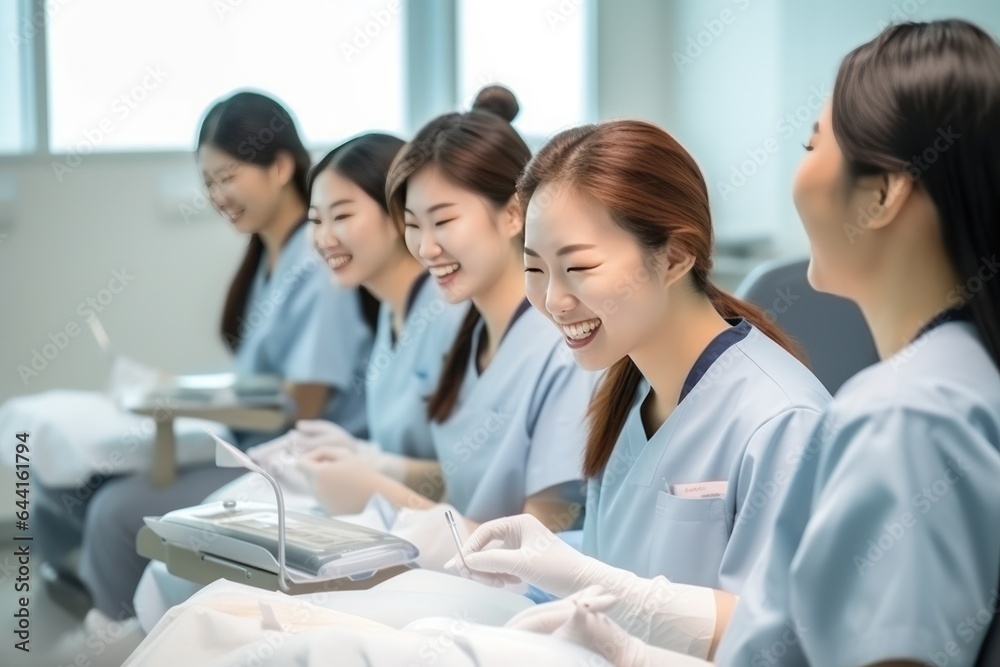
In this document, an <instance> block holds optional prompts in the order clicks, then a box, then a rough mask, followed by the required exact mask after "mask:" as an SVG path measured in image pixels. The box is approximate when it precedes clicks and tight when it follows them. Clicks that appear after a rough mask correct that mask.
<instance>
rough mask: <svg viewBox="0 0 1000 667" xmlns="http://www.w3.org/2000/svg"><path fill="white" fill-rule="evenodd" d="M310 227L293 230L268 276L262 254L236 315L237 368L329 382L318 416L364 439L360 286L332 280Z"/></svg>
mask: <svg viewBox="0 0 1000 667" xmlns="http://www.w3.org/2000/svg"><path fill="white" fill-rule="evenodd" d="M307 232H308V228H307V225H305V224H303V225H301V226H300V227H299V228H298V229H296V230H295V231H294V232H292V234H291V236H290V237H289V238H288V241H287V242H286V243H285V246H284V248H282V250H281V255H280V256H279V257H278V262H277V264H276V265H275V267H274V269H273V271H272V273H271V275H270V276H268V275H267V251H266V250H265V252H264V256H262V257H261V261H260V265H259V266H258V267H257V272H256V274H255V275H254V279H253V284H252V287H251V289H250V295H249V298H248V299H247V306H246V309H245V311H244V315H243V317H242V318H241V320H240V326H239V330H238V335H239V337H240V342H239V347H237V349H236V360H235V364H236V372H237V373H240V374H247V375H277V376H279V377H281V378H282V379H284V380H286V381H288V382H291V383H294V384H321V385H326V386H328V387H331V388H332V389H333V391H332V392H331V395H330V398H329V399H328V401H327V405H326V409H325V410H324V413H323V417H324V418H325V419H328V420H330V421H333V422H336V423H338V424H340V425H341V426H342V427H344V428H345V429H347V430H348V431H350V432H351V433H353V434H354V435H356V436H358V437H365V436H366V435H367V432H368V428H367V424H366V423H365V422H366V420H365V393H364V390H363V387H362V384H363V383H362V382H358V381H356V380H357V379H358V378H363V377H364V374H365V369H366V366H367V363H368V356H369V354H370V352H371V346H372V339H373V333H372V330H371V328H370V327H369V326H368V325H367V324H366V323H365V321H364V317H363V315H362V312H361V300H360V294H359V292H358V290H356V289H344V288H342V287H340V286H338V285H336V284H335V283H334V281H333V278H332V276H331V275H330V270H329V269H328V268H327V267H326V265H325V264H324V263H323V262H322V260H321V259H320V257H319V256H318V255H317V254H316V251H315V250H314V249H313V248H312V247H311V245H310V244H309V239H308V234H307ZM261 437H263V436H261ZM256 439H257V440H259V439H260V438H256ZM241 445H245V443H244V442H243V441H242V439H241Z"/></svg>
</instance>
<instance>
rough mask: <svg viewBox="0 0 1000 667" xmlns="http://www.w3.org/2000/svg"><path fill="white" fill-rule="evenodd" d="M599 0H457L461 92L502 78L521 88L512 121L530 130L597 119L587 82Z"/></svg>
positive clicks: (463, 98) (466, 97)
mask: <svg viewBox="0 0 1000 667" xmlns="http://www.w3.org/2000/svg"><path fill="white" fill-rule="evenodd" d="M592 2H593V0H561V1H553V0H543V1H541V2H540V1H539V0H505V1H504V2H483V1H482V0H459V2H458V17H457V21H456V23H457V28H456V32H457V33H458V49H457V62H458V73H457V74H458V99H459V103H460V104H462V105H463V108H464V109H468V108H469V106H470V105H471V104H472V100H473V99H474V98H475V95H476V93H477V92H479V90H480V89H481V88H482V87H483V86H485V85H487V84H490V83H502V84H504V85H506V86H507V87H508V88H510V89H511V90H512V91H513V92H514V94H515V95H516V96H517V99H518V102H519V103H520V106H521V112H520V113H519V114H518V116H517V119H516V120H515V121H514V124H515V126H517V128H518V130H519V131H520V132H521V133H522V134H523V135H525V136H534V137H546V136H549V135H551V134H553V133H554V132H556V131H558V130H560V129H562V128H564V127H566V126H568V125H576V124H578V123H581V122H585V121H589V120H593V117H594V115H595V114H594V112H593V104H592V103H591V91H590V90H589V89H588V82H589V81H590V80H592V77H591V76H589V75H590V74H591V68H590V65H589V62H590V61H589V58H590V55H591V54H592V52H593V49H592V46H591V36H590V34H589V28H590V25H591V21H590V20H589V19H588V16H587V14H588V12H589V11H591V10H592V7H591V6H590V5H591V3H592Z"/></svg>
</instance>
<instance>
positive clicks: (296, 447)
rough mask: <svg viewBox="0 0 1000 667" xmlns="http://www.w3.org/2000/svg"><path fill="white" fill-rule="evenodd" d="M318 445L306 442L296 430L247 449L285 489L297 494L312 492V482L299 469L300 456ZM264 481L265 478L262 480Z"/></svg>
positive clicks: (257, 462) (253, 458) (248, 453)
mask: <svg viewBox="0 0 1000 667" xmlns="http://www.w3.org/2000/svg"><path fill="white" fill-rule="evenodd" d="M315 448H316V446H315V445H314V444H311V443H306V442H304V441H303V440H302V439H301V438H300V437H298V436H297V434H296V433H295V432H294V431H289V432H288V433H286V434H284V435H281V436H278V437H277V438H274V439H273V440H268V441H267V442H265V443H262V444H259V445H257V446H255V447H251V448H250V449H248V450H247V456H249V457H250V458H251V459H252V460H253V462H254V463H256V464H257V465H259V466H260V467H261V468H263V469H264V470H266V471H267V472H269V473H270V474H271V475H272V476H273V477H274V478H275V479H276V480H277V481H278V484H280V485H281V488H282V489H283V490H285V491H290V492H292V493H297V494H311V493H312V484H311V483H310V480H309V478H308V477H307V476H306V474H305V473H304V472H303V471H302V470H300V469H299V467H298V465H297V462H298V460H299V457H301V456H302V455H304V454H306V453H307V452H309V451H312V450H313V449H315ZM261 481H263V479H262V480H261Z"/></svg>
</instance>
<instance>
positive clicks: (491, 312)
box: [309, 86, 595, 567]
mask: <svg viewBox="0 0 1000 667" xmlns="http://www.w3.org/2000/svg"><path fill="white" fill-rule="evenodd" d="M517 109H518V107H517V102H516V100H515V99H514V96H513V95H512V94H511V93H510V91H508V90H507V89H505V88H501V87H499V86H491V87H488V88H486V89H484V90H483V91H482V92H480V94H479V96H478V97H477V99H476V102H475V104H474V105H473V108H472V110H471V111H469V112H466V113H449V114H445V115H443V116H440V117H438V118H436V119H434V120H432V121H431V122H430V123H428V124H427V125H426V126H425V127H424V128H423V129H421V130H420V131H419V132H418V133H417V135H416V137H415V138H414V139H413V140H412V141H411V142H410V143H408V144H407V145H406V146H405V147H404V148H403V149H402V151H400V153H399V155H398V156H397V158H396V161H395V162H394V164H393V167H392V170H391V171H390V173H389V178H388V182H387V186H386V189H387V196H388V204H389V214H390V215H391V216H392V219H393V221H394V222H395V224H396V225H397V227H398V229H399V230H400V232H401V233H402V234H403V237H404V239H405V241H406V245H407V247H408V248H409V250H410V252H411V253H412V255H413V256H414V257H416V258H417V259H418V260H419V261H420V262H421V263H422V264H423V265H424V266H425V267H427V269H428V270H429V272H430V274H431V277H432V278H433V279H434V281H435V283H436V285H437V287H438V289H440V290H441V293H442V294H443V295H444V297H445V298H446V299H447V300H448V301H450V302H451V303H460V302H471V306H470V309H469V311H468V315H467V316H466V317H465V319H464V321H463V323H462V325H461V326H460V327H459V330H458V334H457V336H456V338H455V341H454V344H453V346H452V348H451V349H450V350H449V351H448V353H447V354H446V356H445V359H444V366H443V368H442V370H441V374H440V379H439V381H438V382H437V385H436V388H434V389H433V390H432V391H431V392H430V396H429V398H428V414H427V419H428V420H429V422H430V430H431V437H432V439H433V443H434V449H435V455H436V458H437V461H438V464H439V466H440V469H439V471H435V473H436V475H435V476H428V478H427V480H425V481H426V482H428V483H427V484H417V485H416V486H415V488H416V489H417V490H418V491H420V493H415V492H414V491H413V490H412V488H414V485H413V484H412V483H411V484H409V485H408V486H407V485H403V484H401V483H400V482H398V481H396V480H393V479H390V478H388V477H387V476H386V475H384V474H379V473H378V472H377V471H375V470H373V469H371V468H370V467H367V468H366V467H365V466H362V465H360V462H358V461H356V460H353V461H352V460H350V459H345V458H339V459H336V460H318V461H317V460H314V461H313V464H315V465H312V466H311V467H310V468H309V472H310V474H311V475H313V477H314V487H315V488H316V489H317V493H318V494H319V496H320V498H321V500H323V502H324V505H325V506H326V508H327V509H328V510H330V511H332V512H350V511H356V510H357V509H359V507H360V506H363V504H364V502H365V501H367V500H368V498H369V497H370V496H371V495H372V494H373V493H375V492H378V493H380V494H381V495H382V496H384V497H386V498H387V499H389V500H390V501H391V502H393V503H394V504H396V505H398V506H402V507H409V508H417V509H422V508H429V507H432V506H433V499H435V498H436V497H438V496H440V495H441V492H442V490H441V488H440V487H441V486H442V483H443V492H444V495H445V497H446V498H447V501H448V502H449V503H451V504H452V505H453V506H454V508H455V509H457V510H458V512H459V513H461V515H462V516H463V517H465V519H466V521H465V522H461V521H460V522H459V524H460V529H461V530H462V532H465V533H466V534H467V532H466V526H468V525H470V524H471V525H472V526H474V525H476V524H477V523H479V522H483V521H488V520H490V519H496V518H498V517H501V516H509V515H512V514H518V513H520V512H528V513H530V514H533V515H535V516H536V517H537V518H538V520H539V521H541V522H542V523H544V524H545V525H548V526H551V527H552V528H554V529H568V528H571V527H573V525H574V524H575V523H576V521H577V519H578V518H579V515H580V512H581V510H582V484H581V459H582V452H583V445H584V440H585V438H586V430H585V425H584V423H583V422H584V413H585V410H586V406H587V401H588V399H589V397H590V392H591V390H592V388H593V382H594V379H595V378H594V377H593V374H590V373H586V372H584V371H582V370H580V369H578V368H577V367H576V365H575V364H574V363H573V360H572V359H571V358H570V357H569V355H566V354H563V353H562V350H561V342H560V337H559V335H558V333H557V332H556V331H555V330H553V329H552V327H550V326H549V325H548V324H547V323H546V322H545V320H544V319H543V318H542V317H541V316H540V314H539V313H537V312H536V311H534V310H532V309H531V308H530V306H529V304H528V302H527V301H526V300H525V294H524V277H523V274H524V266H523V259H522V247H523V220H522V214H521V208H520V205H519V204H518V200H517V196H516V192H515V186H516V183H517V177H518V175H519V174H520V173H521V170H522V169H523V168H524V166H525V164H527V162H528V160H529V158H530V157H531V153H530V151H529V150H528V147H527V146H526V145H525V143H524V141H523V140H522V139H521V137H520V136H519V135H518V134H517V132H516V131H515V130H514V128H513V127H511V125H510V121H511V120H512V119H513V118H514V116H515V115H516V113H517ZM432 482H436V484H434V483H432ZM423 487H427V490H424V489H423ZM428 491H430V492H431V493H428ZM427 496H430V498H428V497H427ZM432 518H433V522H434V523H433V527H434V530H435V534H437V535H443V536H444V537H447V534H446V533H444V532H443V531H441V530H439V528H440V523H439V522H440V521H441V513H440V512H435V513H433V517H432ZM451 553H454V552H453V551H452V552H451ZM446 558H447V556H444V557H443V558H441V559H440V562H438V563H437V566H438V567H440V566H441V564H443V562H444V560H445V559H446Z"/></svg>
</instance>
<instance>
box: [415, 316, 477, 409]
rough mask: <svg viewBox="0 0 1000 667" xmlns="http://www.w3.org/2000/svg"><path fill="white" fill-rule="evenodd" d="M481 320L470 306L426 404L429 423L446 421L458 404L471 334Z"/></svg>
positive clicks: (470, 355)
mask: <svg viewBox="0 0 1000 667" xmlns="http://www.w3.org/2000/svg"><path fill="white" fill-rule="evenodd" d="M481 318H482V315H480V313H479V310H478V309H477V308H476V307H475V306H474V305H470V306H469V312H468V313H466V315H465V319H464V320H462V326H461V327H459V329H458V334H457V335H456V336H455V342H454V343H453V344H452V346H451V350H450V351H449V352H448V354H447V356H446V357H445V360H444V368H443V369H442V371H441V379H440V380H438V386H437V388H436V389H435V390H434V393H433V394H432V395H431V397H430V399H429V400H428V402H427V416H428V417H430V419H431V421H435V422H438V423H440V422H443V421H444V420H446V419H448V417H449V416H450V415H451V411H452V410H453V409H454V407H455V403H457V402H458V392H459V390H460V389H461V388H462V380H464V379H465V371H466V370H467V369H468V367H469V359H470V358H471V357H472V352H473V350H472V333H473V332H474V331H475V330H476V324H478V323H479V320H480V319H481ZM473 363H475V362H473Z"/></svg>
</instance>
